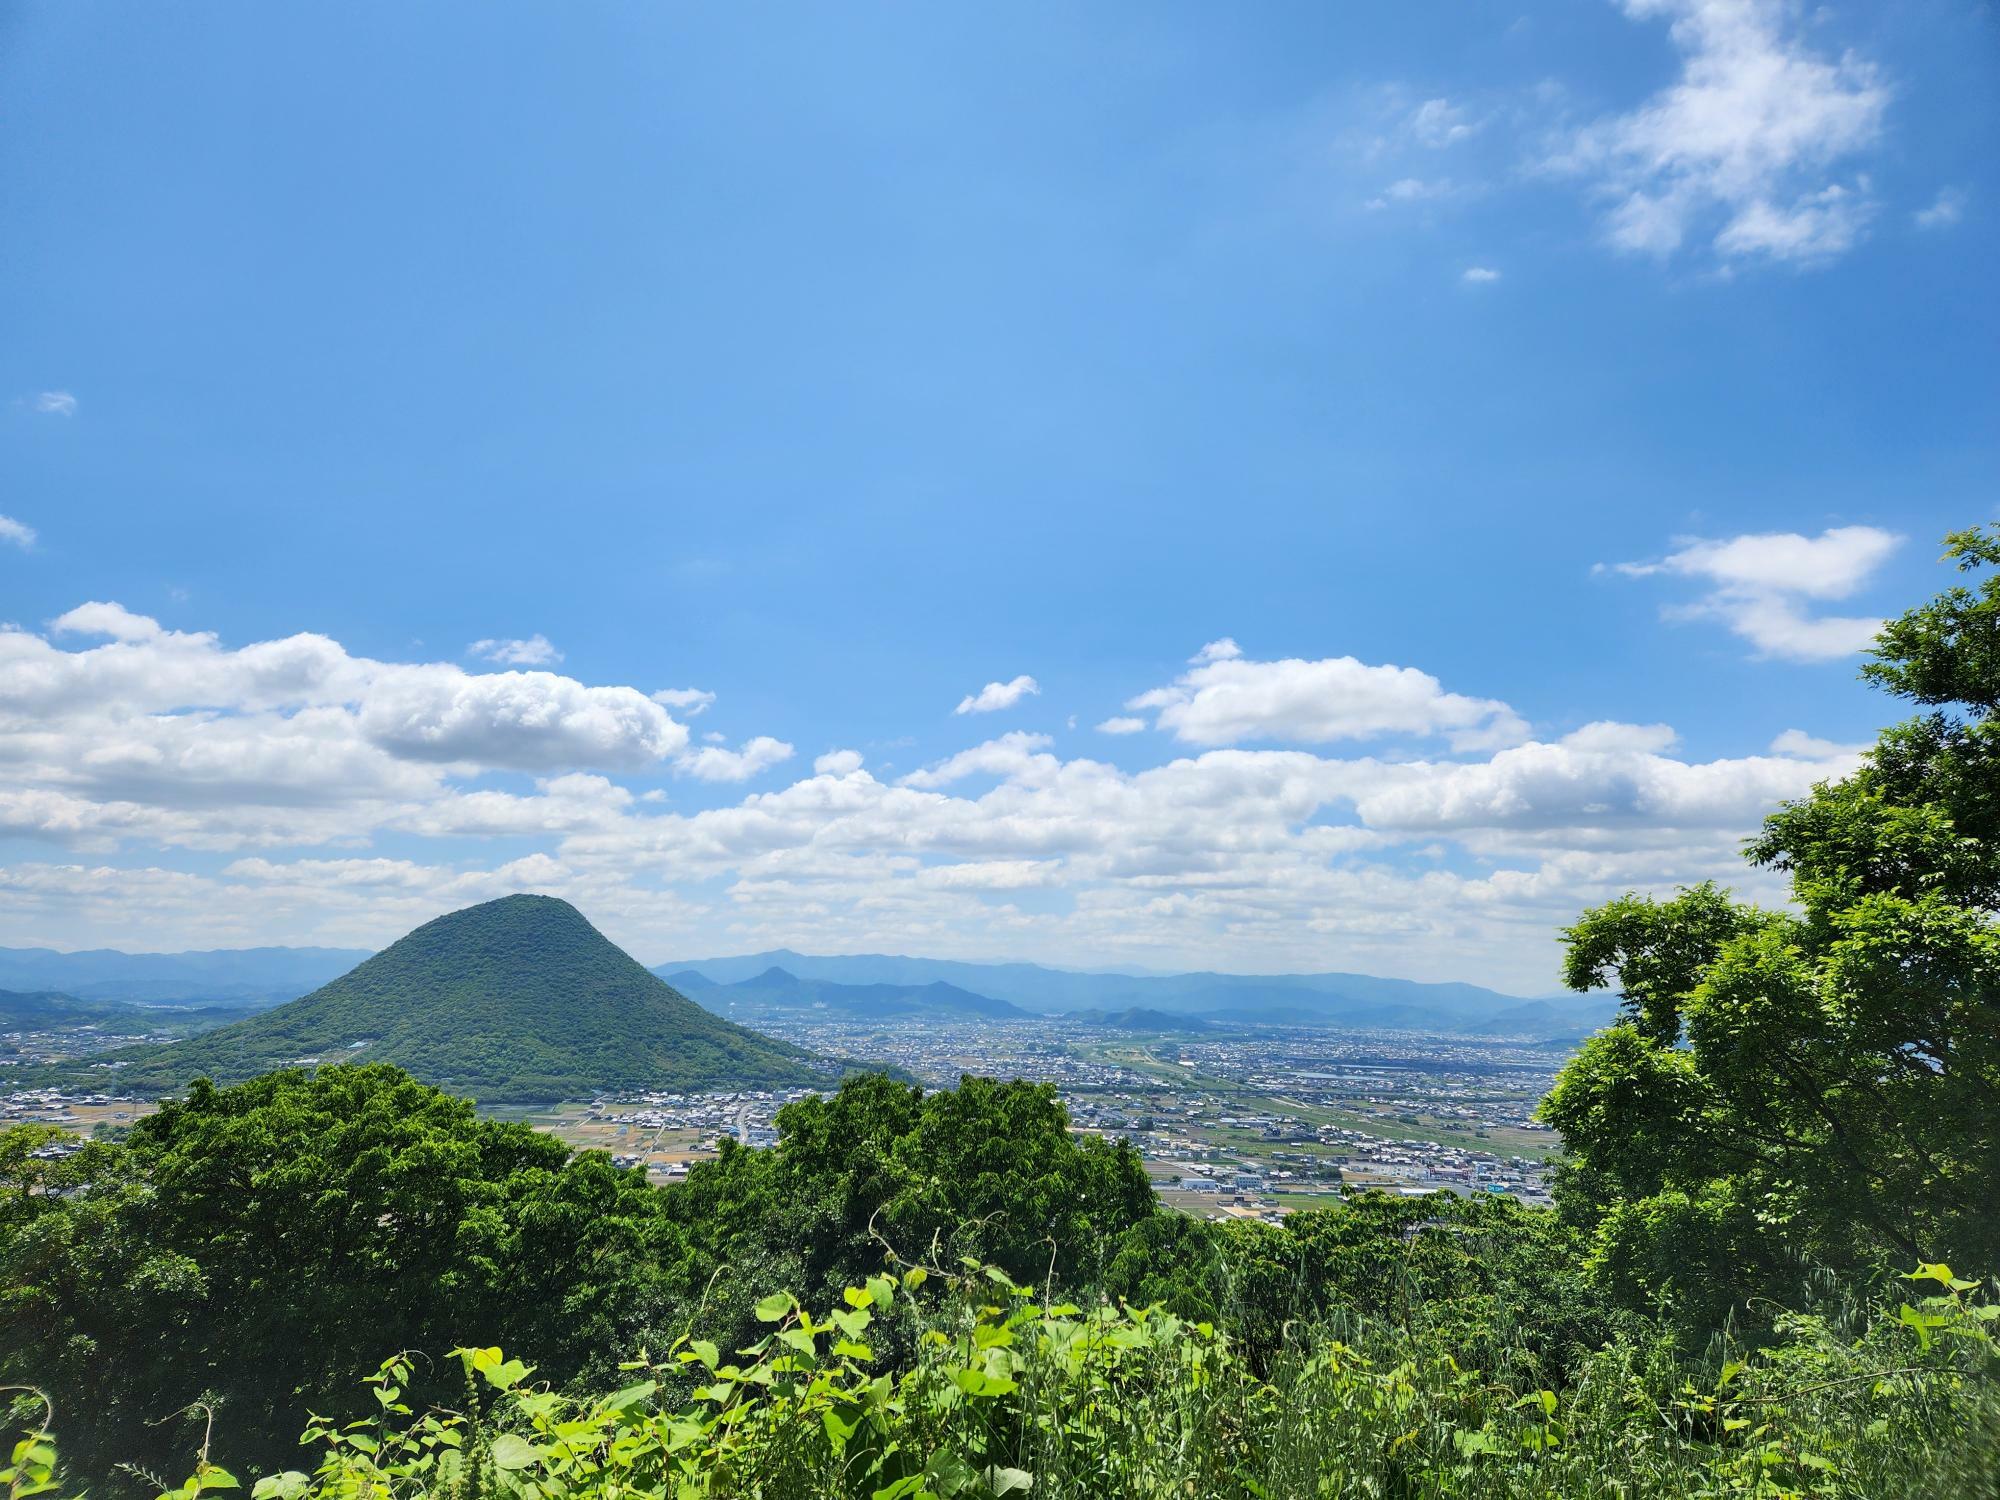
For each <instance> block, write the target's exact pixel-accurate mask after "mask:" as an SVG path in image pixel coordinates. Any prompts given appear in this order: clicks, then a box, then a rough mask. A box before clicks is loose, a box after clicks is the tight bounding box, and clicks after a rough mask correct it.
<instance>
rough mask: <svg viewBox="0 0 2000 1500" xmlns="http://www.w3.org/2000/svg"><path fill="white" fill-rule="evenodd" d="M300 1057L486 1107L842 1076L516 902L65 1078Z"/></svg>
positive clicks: (222, 1071) (247, 1068) (561, 920)
mask: <svg viewBox="0 0 2000 1500" xmlns="http://www.w3.org/2000/svg"><path fill="white" fill-rule="evenodd" d="M307 1058H312V1059H317V1060H319V1061H321V1062H327V1063H331V1062H338V1061H343V1060H347V1059H364V1060H367V1061H371V1062H372V1061H382V1062H389V1063H394V1064H395V1065H396V1066H397V1067H399V1068H403V1069H405V1070H406V1071H408V1072H409V1073H411V1074H413V1075H415V1076H416V1077H418V1078H421V1079H423V1080H424V1081H425V1082H427V1083H435V1084H437V1085H439V1086H440V1087H442V1088H448V1089H451V1090H453V1091H454V1092H456V1093H462V1094H468V1095H471V1096H473V1097H475V1098H477V1099H480V1100H481V1101H483V1102H486V1103H505V1102H510V1101H528V1100H549V1099H575V1098H590V1097H592V1096H593V1095H595V1094H599V1093H603V1092H607V1091H617V1090H621V1089H625V1090H634V1089H705V1088H728V1087H732V1086H743V1087H764V1086H772V1085H785V1084H802V1083H803V1084H810V1083H814V1082H820V1081H824V1080H826V1079H827V1078H829V1077H830V1076H832V1071H833V1070H831V1069H830V1068H829V1067H828V1065H826V1064H825V1063H824V1062H823V1061H822V1060H821V1059H817V1058H815V1057H813V1056H812V1054H810V1053H808V1052H806V1051H804V1050H803V1049H801V1048H798V1047H794V1046H792V1045H791V1044H789V1043H787V1042H780V1041H775V1040H773V1039H772V1038H770V1037H765V1036H759V1035H758V1034H757V1033H756V1032H754V1031H748V1030H745V1029H744V1028H743V1027H741V1026H736V1025H732V1024H731V1023H730V1022H728V1021H724V1020H721V1019H720V1018H718V1017H716V1016H713V1015H711V1014H710V1013H709V1012H707V1011H705V1010H703V1009H702V1008H701V1007H700V1006H698V1005H696V1004H694V1003H693V1002H692V1001H690V1000H689V999H687V998H686V997H685V996H684V995H682V994H680V993H679V992H678V991H676V990H674V989H673V988H672V987H671V986H669V985H667V984H666V983H664V982H663V981H662V980H661V979H659V978H658V977H657V976H656V975H654V974H651V973H649V972H647V970H646V969H644V968H643V967H642V966H641V965H640V964H639V963H638V961H637V960H635V959H633V958H632V957H631V956H630V955H628V954H626V953H625V952H624V951H623V950H621V949H620V948H618V947H617V946H616V945H615V944H613V943H611V942H610V941H609V940H607V939H606V938H605V937H604V935H603V934H602V933H600V932H598V931H597V929H596V928H594V927H592V926H591V925H590V923H589V922H587V921H585V920H584V918H583V915H582V914H581V913H580V912H578V911H577V909H576V908H575V907H573V906H571V905H570V904H569V903H568V902H566V901H558V900H556V899H554V898H553V897H549V896H508V897H505V898H503V899H501V900H498V901H488V902H486V903H484V904H483V905H480V906H473V907H468V908H467V909H465V910H464V911H457V912H452V913H451V914H450V915H448V916H443V917H439V918H438V919H437V920H436V921H433V922H427V923H425V924H424V925H423V926H422V927H419V928H418V929H417V930H416V931H414V932H412V933H410V934H408V935H407V936H406V937H404V938H402V939H401V940H400V941H398V942H396V943H394V944H393V945H391V946H390V947H388V948H386V949H384V950H383V951H382V952H380V953H378V954H376V955H375V956H374V957H373V958H371V959H369V960H367V961H366V962H365V963H362V964H360V965H358V966H357V967H356V968H355V969H353V970H352V971H351V972H350V973H347V974H344V975H342V976H341V977H340V978H339V979H336V980H334V981H333V982H332V983H331V984H328V985H325V986H323V987H321V988H320V989H317V990H315V991H313V993H311V994H310V995H306V996H304V997H302V998H301V999H298V1000H294V1001H292V1002H291V1003H290V1004H288V1005H281V1006H278V1007H277V1008H276V1009H274V1010H269V1011H265V1012H264V1013H262V1014H261V1015H256V1016H252V1017H251V1018H249V1019H248V1020H245V1021H239V1022H237V1023H236V1024H235V1025H233V1026H225V1027H222V1028H221V1029H219V1030H216V1031H212V1032H208V1033H207V1034H205V1035H203V1036H200V1037H196V1038H193V1039H191V1040H189V1041H185V1042H176V1043H172V1044H170V1045H166V1046H151V1047H131V1048H126V1049H123V1050H121V1051H117V1052H112V1053H107V1054H104V1055H103V1056H101V1057H96V1058H92V1059H91V1060H90V1062H91V1064H92V1065H94V1066H87V1067H82V1068H80V1069H72V1070H70V1072H69V1074H68V1075H66V1076H70V1077H74V1078H78V1079H84V1080H89V1081H91V1082H92V1083H93V1084H94V1085H95V1086H98V1087H102V1086H104V1085H105V1083H106V1078H107V1075H106V1072H105V1071H104V1068H105V1065H108V1064H116V1065H117V1071H116V1073H115V1074H114V1075H112V1076H113V1077H115V1081H116V1083H117V1086H118V1087H120V1088H123V1089H131V1090H137V1091H140V1092H149V1093H157V1092H162V1091H165V1090H168V1089H174V1088H181V1087H184V1086H185V1085H186V1084H187V1083H188V1082H189V1080H191V1079H193V1078H196V1077H208V1078H212V1079H215V1080H217V1081H226V1082H233V1081H236V1080H240V1079H245V1078H250V1077H254V1076H255V1075H257V1074H259V1073H262V1072H265V1071H267V1070H269V1069H271V1068H276V1067H284V1066H288V1065H290V1064H293V1063H297V1062H300V1061H301V1060H303V1059H307ZM57 1076H63V1075H57Z"/></svg>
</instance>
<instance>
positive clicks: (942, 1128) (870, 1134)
mask: <svg viewBox="0 0 2000 1500" xmlns="http://www.w3.org/2000/svg"><path fill="white" fill-rule="evenodd" d="M777 1125H778V1131H779V1139H778V1144H777V1146H776V1147H775V1148H774V1149H772V1150H770V1151H745V1150H740V1149H736V1148H734V1147H732V1146H730V1145H729V1143H726V1142H725V1144H724V1150H723V1154H722V1156H721V1158H720V1159H719V1160H717V1161H714V1162H710V1163H704V1164H701V1165H698V1166H696V1167H695V1168H694V1169H693V1171H691V1172H690V1173H689V1174H688V1180H687V1182H686V1184H685V1185H684V1186H682V1187H679V1188H676V1189H675V1190H674V1191H673V1192H672V1193H670V1194H669V1195H668V1213H669V1215H670V1217H671V1218H672V1219H673V1220H674V1222H675V1223H676V1224H678V1225H680V1226H682V1228H683V1229H684V1231H685V1233H686V1234H687V1237H688V1242H689V1244H690V1246H691V1247H692V1249H693V1251H694V1254H693V1257H692V1258H691V1260H690V1262H689V1263H688V1265H687V1267H686V1269H685V1274H687V1275H690V1276H693V1277H696V1278H699V1280H700V1282H701V1283H702V1284H703V1285H704V1286H705V1285H706V1284H707V1282H708V1281H709V1279H710V1278H711V1277H712V1276H713V1275H714V1273H715V1271H716V1270H717V1269H718V1268H720V1267H723V1266H725V1265H726V1266H728V1267H730V1270H731V1278H732V1280H733V1282H734V1286H733V1287H723V1288H719V1289H718V1290H717V1292H716V1293H715V1294H714V1295H713V1297H712V1298H711V1306H715V1307H733V1308H734V1309H735V1312H736V1314H737V1317H738V1319H739V1322H740V1319H741V1316H742V1314H743V1312H744V1310H745V1304H744V1302H743V1292H742V1288H744V1287H746V1286H747V1285H750V1284H755V1283H757V1282H766V1283H768V1282H770V1281H783V1282H786V1283H788V1284H791V1285H795V1286H800V1287H803V1288H805V1289H807V1290H808V1292H809V1293H810V1294H812V1295H820V1294H830V1293H834V1292H837V1291H838V1290H839V1289H840V1288H841V1287H842V1286H845V1285H847V1284H848V1283H850V1282H851V1281H853V1280H855V1279H856V1278H858V1277H860V1276H862V1275H864V1274H866V1272H867V1271H868V1270H870V1269H871V1268H873V1267H875V1266H877V1265H879V1264H881V1260H882V1256H883V1253H884V1251H885V1250H889V1251H891V1252H895V1253H900V1254H902V1255H904V1256H906V1257H920V1256H924V1255H934V1254H939V1253H948V1254H960V1253H963V1254H969V1255H975V1256H978V1257H980V1258H981V1259H984V1260H987V1261H991V1262H992V1263H994V1264H996V1265H999V1266H1001V1267H1002V1268H1004V1269H1005V1270H1006V1271H1007V1272H1008V1274H1010V1275H1012V1276H1015V1277H1017V1278H1019V1279H1021V1280H1024V1281H1036V1282H1039V1281H1042V1280H1043V1279H1044V1278H1045V1277H1046V1276H1048V1275H1049V1274H1050V1272H1051V1271H1052V1270H1054V1271H1055V1272H1056V1273H1058V1274H1059V1277H1060V1278H1061V1279H1062V1280H1064V1281H1071V1282H1073V1281H1077V1280H1079V1279H1087V1278H1091V1277H1094V1276H1095V1275H1096V1273H1097V1271H1098V1266H1099V1256H1100V1252H1101V1250H1102V1248H1103V1247H1104V1245H1105V1244H1106V1243H1107V1242H1109V1241H1110V1240H1111V1239H1113V1238H1114V1237H1115V1236H1117V1235H1118V1234H1120V1233H1122V1232H1123V1231H1124V1230H1125V1228H1126V1227H1127V1226H1128V1225H1130V1224H1132V1223H1134V1222H1135V1221H1139V1220H1142V1219H1146V1218H1148V1217H1150V1216H1151V1215H1152V1214H1153V1213H1154V1212H1155V1205H1154V1200H1153V1193H1152V1189H1151V1188H1150V1187H1149V1186H1148V1185H1147V1182H1146V1173H1145V1168H1144V1166H1143V1164H1142V1163H1141V1162H1140V1161H1139V1158H1138V1155H1137V1153H1136V1152H1134V1151H1133V1150H1132V1149H1131V1148H1130V1147H1129V1146H1127V1145H1125V1144H1124V1143H1122V1142H1121V1143H1119V1144H1117V1145H1111V1144H1107V1143H1106V1142H1104V1141H1103V1140H1101V1139H1100V1138H1098V1137H1095V1136H1085V1137H1078V1136H1075V1135H1072V1134H1071V1133H1070V1131H1069V1117H1068V1115H1067V1113H1066V1112H1065V1111H1064V1109H1063V1107H1062V1104H1061V1102H1060V1101H1059V1100H1058V1099H1057V1097H1056V1093H1055V1090H1054V1089H1053V1088H1052V1087H1050V1086H1048V1085H1046V1084H1029V1083H1021V1082H1014V1083H1005V1084H1003V1083H996V1082H994V1081H993V1080H992V1079H986V1078H966V1079H963V1080H961V1082H960V1084H959V1087H958V1088H956V1089H954V1090H949V1091H943V1092H936V1093H928V1094H927V1093H925V1092H924V1091H923V1090H922V1089H920V1088H916V1087H913V1086H909V1085H905V1084H901V1083H897V1082H895V1081H893V1080H891V1079H888V1078H885V1077H882V1076H880V1075H868V1076H863V1077H857V1078H852V1079H849V1080H848V1081H847V1082H846V1083H844V1084H842V1086H841V1088H840V1090H839V1092H837V1093H836V1094H834V1095H832V1096H831V1097H828V1098H822V1097H820V1096H817V1095H809V1096H808V1097H807V1098H805V1099H803V1100H800V1101H799V1102H797V1103H795V1104H790V1105H787V1106H786V1107H785V1108H784V1109H783V1110H781V1111H779V1113H778V1118H777ZM686 1290H687V1291H689V1292H694V1291H696V1290H697V1288H696V1287H695V1286H694V1285H692V1284H689V1285H688V1286H687V1287H686Z"/></svg>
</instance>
